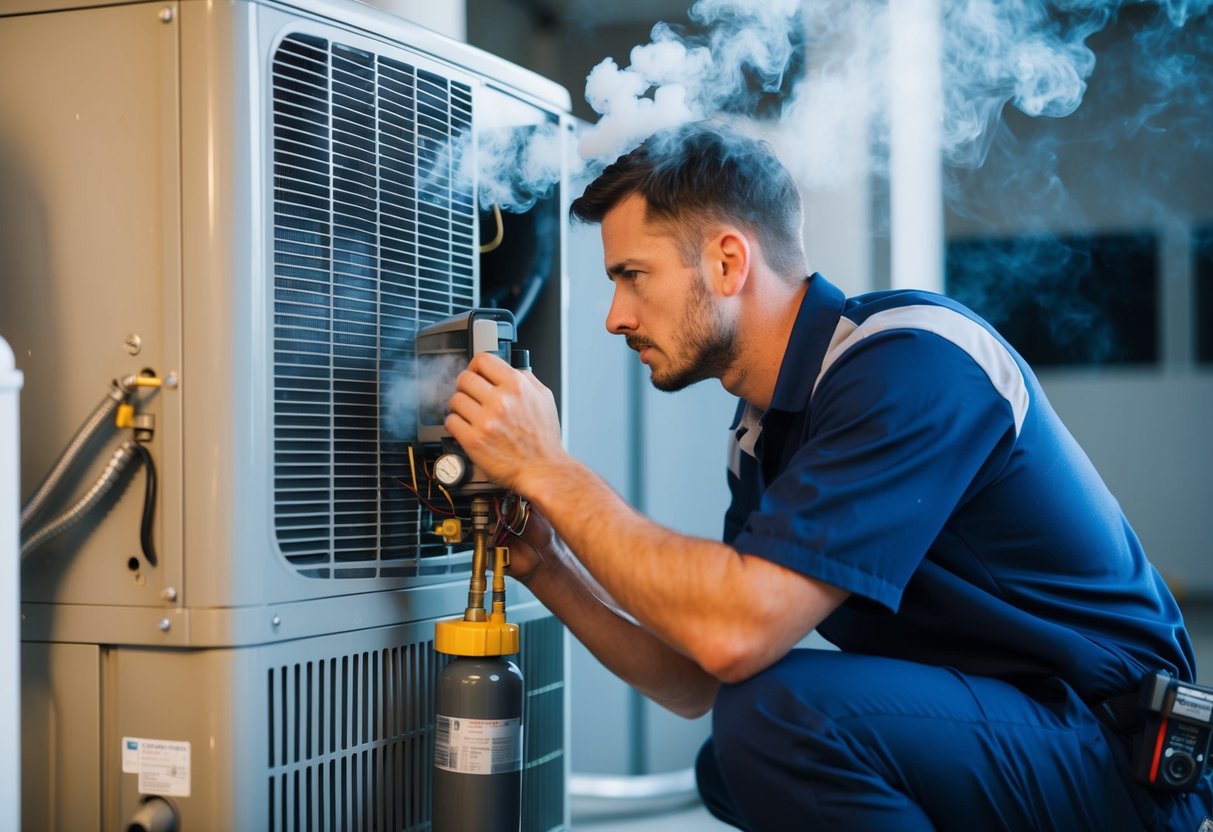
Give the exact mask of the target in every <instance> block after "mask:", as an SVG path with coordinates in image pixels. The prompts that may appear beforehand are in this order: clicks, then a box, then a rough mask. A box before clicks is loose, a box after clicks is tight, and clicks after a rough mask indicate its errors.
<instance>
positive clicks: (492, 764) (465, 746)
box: [434, 715, 522, 774]
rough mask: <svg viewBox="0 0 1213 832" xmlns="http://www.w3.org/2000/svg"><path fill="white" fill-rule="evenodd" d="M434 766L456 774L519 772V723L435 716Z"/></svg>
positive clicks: (520, 751) (504, 720) (520, 744)
mask: <svg viewBox="0 0 1213 832" xmlns="http://www.w3.org/2000/svg"><path fill="white" fill-rule="evenodd" d="M434 766H435V767H437V768H440V769H443V770H445V771H453V772H456V773H457V774H508V773H509V772H511V771H518V770H520V769H521V768H522V720H521V719H465V718H463V717H455V716H442V715H438V716H437V717H436V719H435V731H434Z"/></svg>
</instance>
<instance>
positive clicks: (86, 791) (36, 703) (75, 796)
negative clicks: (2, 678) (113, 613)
mask: <svg viewBox="0 0 1213 832" xmlns="http://www.w3.org/2000/svg"><path fill="white" fill-rule="evenodd" d="M100 653H101V649H100V648H99V647H97V646H96V645H89V644H28V643H27V644H23V645H21V670H22V673H21V772H22V778H21V780H22V782H21V785H22V797H21V828H22V829H30V830H34V829H36V830H40V832H41V830H45V832H89V830H100V829H101V828H102V827H101V816H102V806H101V746H100V743H101V683H100V676H99V672H98V669H99V665H100Z"/></svg>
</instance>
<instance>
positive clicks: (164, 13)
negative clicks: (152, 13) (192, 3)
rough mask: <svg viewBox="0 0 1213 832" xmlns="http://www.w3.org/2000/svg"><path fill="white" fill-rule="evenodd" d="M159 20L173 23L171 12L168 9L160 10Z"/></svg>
mask: <svg viewBox="0 0 1213 832" xmlns="http://www.w3.org/2000/svg"><path fill="white" fill-rule="evenodd" d="M160 19H161V20H162V21H163V22H165V23H172V22H173V10H172V9H170V8H164V9H161V10H160Z"/></svg>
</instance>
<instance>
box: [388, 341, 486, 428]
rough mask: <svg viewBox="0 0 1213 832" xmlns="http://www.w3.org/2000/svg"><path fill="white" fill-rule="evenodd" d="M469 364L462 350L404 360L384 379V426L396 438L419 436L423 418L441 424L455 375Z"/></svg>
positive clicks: (451, 392) (428, 422)
mask: <svg viewBox="0 0 1213 832" xmlns="http://www.w3.org/2000/svg"><path fill="white" fill-rule="evenodd" d="M466 368H467V358H466V356H464V355H463V354H462V353H445V354H439V355H434V356H427V357H424V358H422V359H420V360H417V361H401V362H399V363H398V364H397V366H395V367H394V368H392V369H391V370H390V371H385V372H384V373H383V377H382V379H381V386H382V394H381V400H382V404H381V408H382V413H383V430H384V432H385V433H386V434H387V435H388V436H391V437H392V438H393V439H397V440H400V441H411V440H414V439H416V438H417V426H418V423H419V422H420V421H423V422H424V423H425V424H426V425H441V424H442V422H443V420H444V419H445V418H446V414H447V412H448V410H447V402H448V401H449V400H450V398H451V396H453V395H454V394H455V379H456V378H457V377H458V376H459V374H460V373H461V372H463V371H464V370H465V369H466Z"/></svg>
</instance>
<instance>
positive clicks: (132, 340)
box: [122, 332, 143, 355]
mask: <svg viewBox="0 0 1213 832" xmlns="http://www.w3.org/2000/svg"><path fill="white" fill-rule="evenodd" d="M122 345H123V346H124V347H126V352H127V355H138V354H139V353H141V352H142V351H143V339H142V338H140V337H139V336H138V335H136V334H135V333H133V332H132V333H131V334H130V335H128V336H126V340H125V341H123V342H122Z"/></svg>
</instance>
